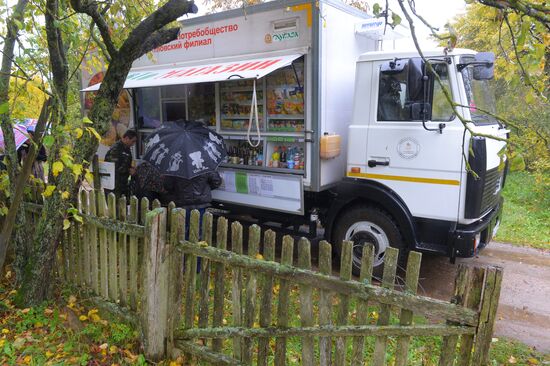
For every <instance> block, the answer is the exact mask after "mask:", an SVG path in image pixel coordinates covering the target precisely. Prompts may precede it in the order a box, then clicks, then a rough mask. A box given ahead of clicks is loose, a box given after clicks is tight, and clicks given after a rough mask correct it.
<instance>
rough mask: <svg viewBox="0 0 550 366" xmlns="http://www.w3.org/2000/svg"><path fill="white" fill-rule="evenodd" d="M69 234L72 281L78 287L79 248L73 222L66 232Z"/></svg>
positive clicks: (68, 243)
mask: <svg viewBox="0 0 550 366" xmlns="http://www.w3.org/2000/svg"><path fill="white" fill-rule="evenodd" d="M66 232H67V245H68V248H69V261H70V263H71V264H70V267H71V272H70V273H69V275H70V280H71V283H72V284H73V285H78V247H77V245H76V227H75V225H74V222H71V226H70V227H69V228H68V229H67V230H66Z"/></svg>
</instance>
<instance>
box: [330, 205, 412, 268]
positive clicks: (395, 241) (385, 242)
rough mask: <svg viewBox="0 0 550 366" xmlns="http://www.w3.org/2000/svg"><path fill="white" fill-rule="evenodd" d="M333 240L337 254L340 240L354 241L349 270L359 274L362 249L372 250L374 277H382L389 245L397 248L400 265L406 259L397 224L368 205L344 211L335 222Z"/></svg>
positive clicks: (380, 211) (385, 214)
mask: <svg viewBox="0 0 550 366" xmlns="http://www.w3.org/2000/svg"><path fill="white" fill-rule="evenodd" d="M333 233H334V234H333V235H332V239H333V243H334V247H335V249H336V251H337V252H338V254H341V249H342V241H344V240H350V241H352V242H353V252H352V262H353V266H352V270H353V274H355V275H359V273H360V270H361V257H362V253H363V247H364V246H365V245H372V246H373V247H374V264H373V267H374V268H373V270H374V274H375V276H377V277H379V276H381V275H382V272H383V268H384V259H385V254H386V250H387V249H388V248H389V247H390V246H391V247H394V248H397V249H400V256H399V257H400V262H402V258H405V253H404V252H405V251H404V250H403V249H404V248H403V247H404V245H403V240H402V239H401V234H400V232H399V229H398V228H397V225H396V224H395V222H394V221H393V219H392V218H391V217H390V216H389V215H388V214H387V213H386V212H384V211H382V210H380V209H378V208H376V207H370V206H354V207H352V208H351V209H349V210H346V211H345V212H344V213H343V215H342V216H341V217H340V219H339V220H338V221H337V222H336V225H335V229H334V231H333Z"/></svg>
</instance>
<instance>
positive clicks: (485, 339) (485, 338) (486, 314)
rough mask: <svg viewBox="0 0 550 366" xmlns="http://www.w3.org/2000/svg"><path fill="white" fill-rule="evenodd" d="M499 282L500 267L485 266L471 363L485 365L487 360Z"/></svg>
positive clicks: (500, 279)
mask: <svg viewBox="0 0 550 366" xmlns="http://www.w3.org/2000/svg"><path fill="white" fill-rule="evenodd" d="M501 284H502V268H501V267H494V266H490V267H486V269H485V280H484V283H483V295H482V298H481V305H480V308H479V321H478V324H477V331H476V336H475V347H474V354H473V357H472V365H487V364H488V362H489V348H490V346H491V339H492V336H493V327H494V325H495V320H496V314H497V307H498V300H499V298H500V287H501Z"/></svg>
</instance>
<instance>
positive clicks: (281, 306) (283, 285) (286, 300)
mask: <svg viewBox="0 0 550 366" xmlns="http://www.w3.org/2000/svg"><path fill="white" fill-rule="evenodd" d="M293 254H294V239H292V237H291V236H289V235H285V236H284V237H283V249H282V251H281V264H282V265H283V266H292V260H293ZM277 267H279V266H277ZM279 268H280V267H279ZM291 286H292V283H291V282H290V281H288V280H285V279H280V280H279V303H278V304H277V326H279V327H288V309H289V305H290V288H291ZM284 365H286V337H278V338H277V339H276V341H275V366H284Z"/></svg>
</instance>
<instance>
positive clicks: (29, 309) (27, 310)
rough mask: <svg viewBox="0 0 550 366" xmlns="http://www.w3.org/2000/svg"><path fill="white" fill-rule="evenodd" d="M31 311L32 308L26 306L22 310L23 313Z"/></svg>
mask: <svg viewBox="0 0 550 366" xmlns="http://www.w3.org/2000/svg"><path fill="white" fill-rule="evenodd" d="M29 311H31V308H25V309H23V310H21V312H22V313H23V314H27V313H28V312H29Z"/></svg>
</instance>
